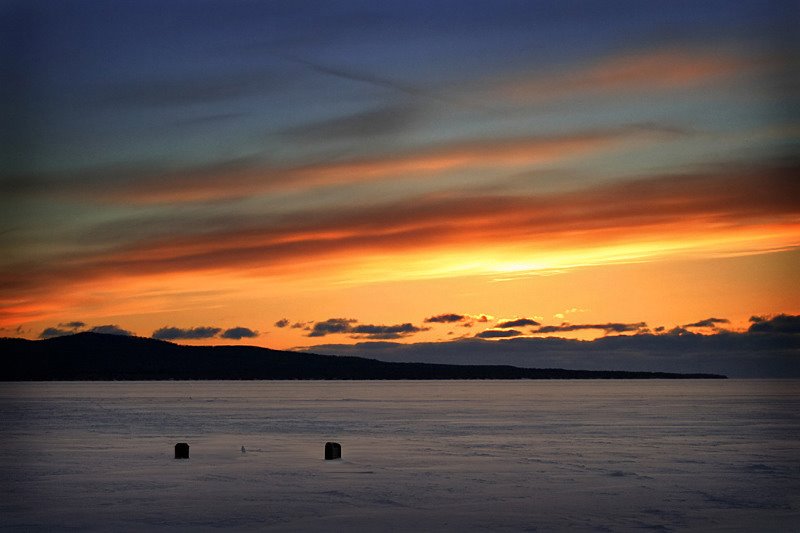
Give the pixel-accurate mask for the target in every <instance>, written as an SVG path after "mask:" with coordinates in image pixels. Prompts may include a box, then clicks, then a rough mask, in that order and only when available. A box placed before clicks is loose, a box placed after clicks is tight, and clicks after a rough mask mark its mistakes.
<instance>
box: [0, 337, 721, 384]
mask: <svg viewBox="0 0 800 533" xmlns="http://www.w3.org/2000/svg"><path fill="white" fill-rule="evenodd" d="M0 354H2V355H1V356H0V357H2V365H1V366H0V381H50V380H53V381H55V380H168V379H175V380H195V379H223V380H231V379H233V380H240V379H275V380H287V379H349V380H365V379H653V378H659V379H702V378H706V379H708V378H724V377H725V376H719V375H714V374H673V373H665V372H621V371H589V370H563V369H553V368H548V369H535V368H518V367H513V366H500V365H443V364H428V363H388V362H384V361H378V360H376V359H364V358H360V357H339V356H331V355H317V354H310V353H298V352H286V351H279V350H270V349H267V348H260V347H256V346H184V345H179V344H173V343H171V342H166V341H160V340H155V339H147V338H142V337H126V336H121V335H104V334H100V333H77V334H75V335H68V336H64V337H56V338H52V339H47V340H39V341H31V340H26V339H16V338H3V339H0Z"/></svg>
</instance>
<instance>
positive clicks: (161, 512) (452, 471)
mask: <svg viewBox="0 0 800 533" xmlns="http://www.w3.org/2000/svg"><path fill="white" fill-rule="evenodd" d="M0 423H2V447H1V448H0V470H1V472H2V481H0V528H2V529H4V530H20V531H31V530H34V531H35V530H41V531H45V530H46V531H53V530H67V529H79V530H92V529H94V530H102V531H107V530H116V531H120V530H135V531H150V530H153V529H165V528H169V529H178V530H186V531H197V530H207V529H217V528H219V527H227V528H236V529H239V530H258V531H264V530H276V531H306V530H319V531H322V530H326V531H387V530H393V531H414V530H425V531H464V530H491V531H503V530H508V531H521V530H527V531H638V530H661V531H709V530H725V531H797V530H800V381H788V380H787V381H776V380H722V381H716V380H714V381H660V380H659V381H510V382H509V381H447V382H437V381H427V382H391V381H390V382H375V381H371V382H308V381H291V382H269V381H252V382H179V381H178V382H90V383H61V382H59V383H0ZM329 440H333V441H336V442H339V443H341V444H342V453H343V458H342V459H341V460H337V461H325V460H324V459H323V451H324V450H323V448H324V444H325V442H326V441H329ZM177 442H188V443H189V444H190V446H191V449H190V459H188V460H176V459H174V458H173V454H174V445H175V443H177ZM242 446H244V447H245V450H246V451H245V452H244V453H243V452H242V450H241V448H242Z"/></svg>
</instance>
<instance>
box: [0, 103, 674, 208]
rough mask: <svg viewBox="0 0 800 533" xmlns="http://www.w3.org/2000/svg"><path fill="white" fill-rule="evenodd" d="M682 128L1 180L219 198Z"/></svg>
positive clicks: (140, 199) (111, 197)
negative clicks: (311, 160) (306, 160)
mask: <svg viewBox="0 0 800 533" xmlns="http://www.w3.org/2000/svg"><path fill="white" fill-rule="evenodd" d="M373 118H374V117H373ZM356 122H358V120H357V121H356ZM353 127H357V126H355V125H353ZM676 135H683V133H680V132H675V131H674V130H671V129H669V128H664V127H660V126H657V125H638V124H637V125H631V126H625V127H615V128H609V129H601V130H592V131H583V132H577V133H572V134H566V135H555V136H529V137H507V138H491V139H484V138H472V139H462V140H456V141H450V142H443V143H439V144H434V145H425V146H421V147H418V148H416V149H408V150H406V151H401V152H394V153H389V154H386V155H381V156H355V157H350V158H344V159H334V160H330V161H323V162H315V163H303V164H297V165H278V164H275V163H271V162H269V161H264V160H258V159H255V158H237V159H230V160H227V161H218V162H215V163H213V164H210V165H206V166H200V167H197V168H181V169H178V170H163V169H149V168H146V167H141V168H137V167H130V168H128V167H119V166H117V167H107V168H96V169H86V170H84V171H81V172H80V173H77V174H75V173H73V174H69V175H64V176H57V177H55V178H52V177H36V176H23V177H17V178H8V179H6V180H4V181H2V182H0V192H5V193H7V194H15V193H16V194H29V195H51V196H55V197H65V196H66V197H80V199H81V200H82V201H87V200H89V199H92V200H94V201H96V202H110V203H124V204H132V203H133V204H153V203H155V204H166V203H178V204H180V203H196V202H209V201H214V202H219V201H221V200H231V199H239V198H245V197H249V196H253V195H258V194H265V193H268V192H274V191H286V190H304V189H308V188H312V187H320V186H332V185H344V184H354V183H365V182H375V181H381V180H390V179H402V180H404V181H407V180H409V179H422V178H430V177H432V176H438V175H442V174H445V173H448V172H453V171H456V170H465V169H473V170H483V171H484V172H486V171H490V170H491V171H494V172H496V171H497V169H514V168H522V167H528V166H531V165H541V164H545V163H552V162H555V161H560V160H563V159H565V158H569V157H574V156H579V155H586V154H591V153H596V152H601V151H604V150H611V149H614V148H619V147H622V146H625V145H630V144H632V143H642V142H648V141H649V142H653V141H656V140H663V139H664V138H672V137H675V136H676Z"/></svg>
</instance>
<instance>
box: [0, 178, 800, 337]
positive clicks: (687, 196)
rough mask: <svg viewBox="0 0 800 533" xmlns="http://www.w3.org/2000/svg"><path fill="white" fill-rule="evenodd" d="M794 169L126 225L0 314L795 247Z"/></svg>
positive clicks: (13, 278)
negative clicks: (136, 297)
mask: <svg viewBox="0 0 800 533" xmlns="http://www.w3.org/2000/svg"><path fill="white" fill-rule="evenodd" d="M796 175H797V169H796V168H793V167H792V168H783V169H769V168H754V169H749V170H740V171H738V172H735V173H734V172H731V171H725V172H720V173H719V174H715V175H692V176H664V177H654V178H648V179H639V180H631V181H626V182H621V183H613V184H609V185H603V186H597V187H592V188H588V189H585V190H580V191H575V192H569V193H561V194H549V195H539V196H536V195H531V196H500V195H484V196H470V195H463V194H458V193H453V194H450V195H436V196H429V197H420V198H417V199H416V200H414V201H410V202H395V203H387V204H384V205H378V206H371V207H367V208H363V209H359V210H352V209H341V208H339V209H327V210H325V209H320V210H314V211H304V212H297V213H294V214H293V215H292V216H291V217H287V216H275V217H270V216H267V215H264V216H262V217H260V218H257V219H244V220H239V219H231V220H230V221H229V222H228V225H227V226H224V227H221V228H219V229H217V230H215V231H192V226H193V224H191V223H190V222H191V221H187V223H185V224H183V225H182V226H180V227H181V228H182V229H180V230H178V229H176V232H175V233H174V234H170V235H168V236H158V237H153V238H151V239H149V240H148V239H143V238H142V235H141V234H140V232H139V231H138V228H137V226H136V224H131V228H130V230H129V231H130V232H129V233H128V234H127V235H126V234H124V233H123V234H115V236H116V237H117V242H116V244H115V245H113V246H110V247H108V248H106V249H101V250H99V251H97V250H95V249H92V251H90V252H87V253H84V254H78V253H77V252H74V253H73V254H71V255H68V256H64V257H61V258H56V259H55V260H53V261H52V262H50V263H47V264H31V265H20V266H17V267H14V268H10V267H8V268H5V269H4V270H3V271H0V287H2V295H3V300H4V301H6V302H15V303H14V304H13V305H10V306H8V307H6V308H5V309H4V310H2V311H0V313H2V315H4V316H6V317H9V316H15V317H17V318H19V317H21V316H23V315H28V316H30V315H31V314H36V312H37V309H39V310H40V311H43V308H42V307H41V304H39V303H38V302H40V301H48V300H49V299H50V300H51V299H53V297H54V295H55V296H58V295H59V294H60V291H63V290H65V288H66V287H77V286H79V285H82V284H83V285H85V284H87V283H91V284H99V283H102V282H103V280H116V281H115V283H121V281H119V280H125V279H137V278H147V277H150V278H163V284H164V285H165V286H167V287H169V286H170V285H171V284H173V283H174V282H175V277H176V276H186V277H188V278H187V281H186V284H187V285H190V284H191V281H190V279H189V278H191V276H196V275H199V274H202V275H206V276H217V277H219V278H225V277H226V276H228V277H230V276H233V277H239V278H241V277H247V276H250V277H258V276H284V277H289V278H291V277H301V278H304V279H310V280H314V279H316V280H340V281H342V280H345V281H348V282H356V283H361V282H366V281H380V280H390V279H418V278H431V277H441V276H459V275H475V274H490V275H495V276H502V275H514V274H516V273H524V272H536V271H547V270H556V269H568V268H574V267H576V266H586V265H600V264H607V263H615V262H631V261H647V260H652V259H654V258H659V257H665V256H679V257H687V256H693V255H701V256H702V255H705V256H708V255H725V254H743V253H754V252H755V253H761V252H767V251H775V250H783V249H789V248H793V247H797V246H800V204H798V202H797V200H796V199H797V198H798V197H800V183H799V182H798V181H797V179H796ZM200 216H202V215H200ZM197 225H198V226H199V227H201V228H202V227H203V224H202V223H200V222H198V224H197ZM115 231H118V230H115ZM96 233H102V229H101V228H98V229H97V230H96ZM397 265H403V268H402V269H399V268H397ZM213 283H214V285H211V287H214V288H220V285H219V282H213ZM204 286H206V288H208V287H209V286H208V285H204ZM194 288H195V289H197V287H194ZM59 297H60V296H59ZM4 322H7V321H4Z"/></svg>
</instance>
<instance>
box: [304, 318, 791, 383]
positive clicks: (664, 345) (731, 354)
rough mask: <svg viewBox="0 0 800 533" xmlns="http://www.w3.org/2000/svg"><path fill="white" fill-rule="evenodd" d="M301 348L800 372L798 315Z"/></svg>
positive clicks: (746, 373) (445, 358) (389, 356)
mask: <svg viewBox="0 0 800 533" xmlns="http://www.w3.org/2000/svg"><path fill="white" fill-rule="evenodd" d="M304 350H306V351H311V352H315V353H323V354H334V355H354V356H360V357H370V358H374V359H380V360H382V361H414V362H427V363H450V364H495V365H514V366H520V367H528V368H566V369H572V370H578V369H585V370H634V371H653V372H656V371H662V372H687V373H688V372H709V373H718V374H725V375H727V376H729V377H734V378H800V316H790V315H779V316H776V317H773V318H769V319H766V318H764V319H760V320H758V321H753V324H752V325H751V326H750V329H749V330H748V331H747V332H744V333H734V332H728V331H720V332H718V333H715V334H713V335H700V334H696V333H691V332H688V331H686V330H683V331H681V332H680V334H678V333H665V334H661V335H654V334H650V333H638V334H635V335H611V336H605V337H601V338H598V339H596V340H593V341H580V340H574V339H564V338H559V337H544V338H538V337H537V338H532V337H515V338H503V339H500V340H485V339H480V338H467V339H459V340H454V341H450V342H428V343H413V344H402V343H397V342H362V343H358V344H354V345H345V344H321V345H316V346H310V347H305V348H304Z"/></svg>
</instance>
